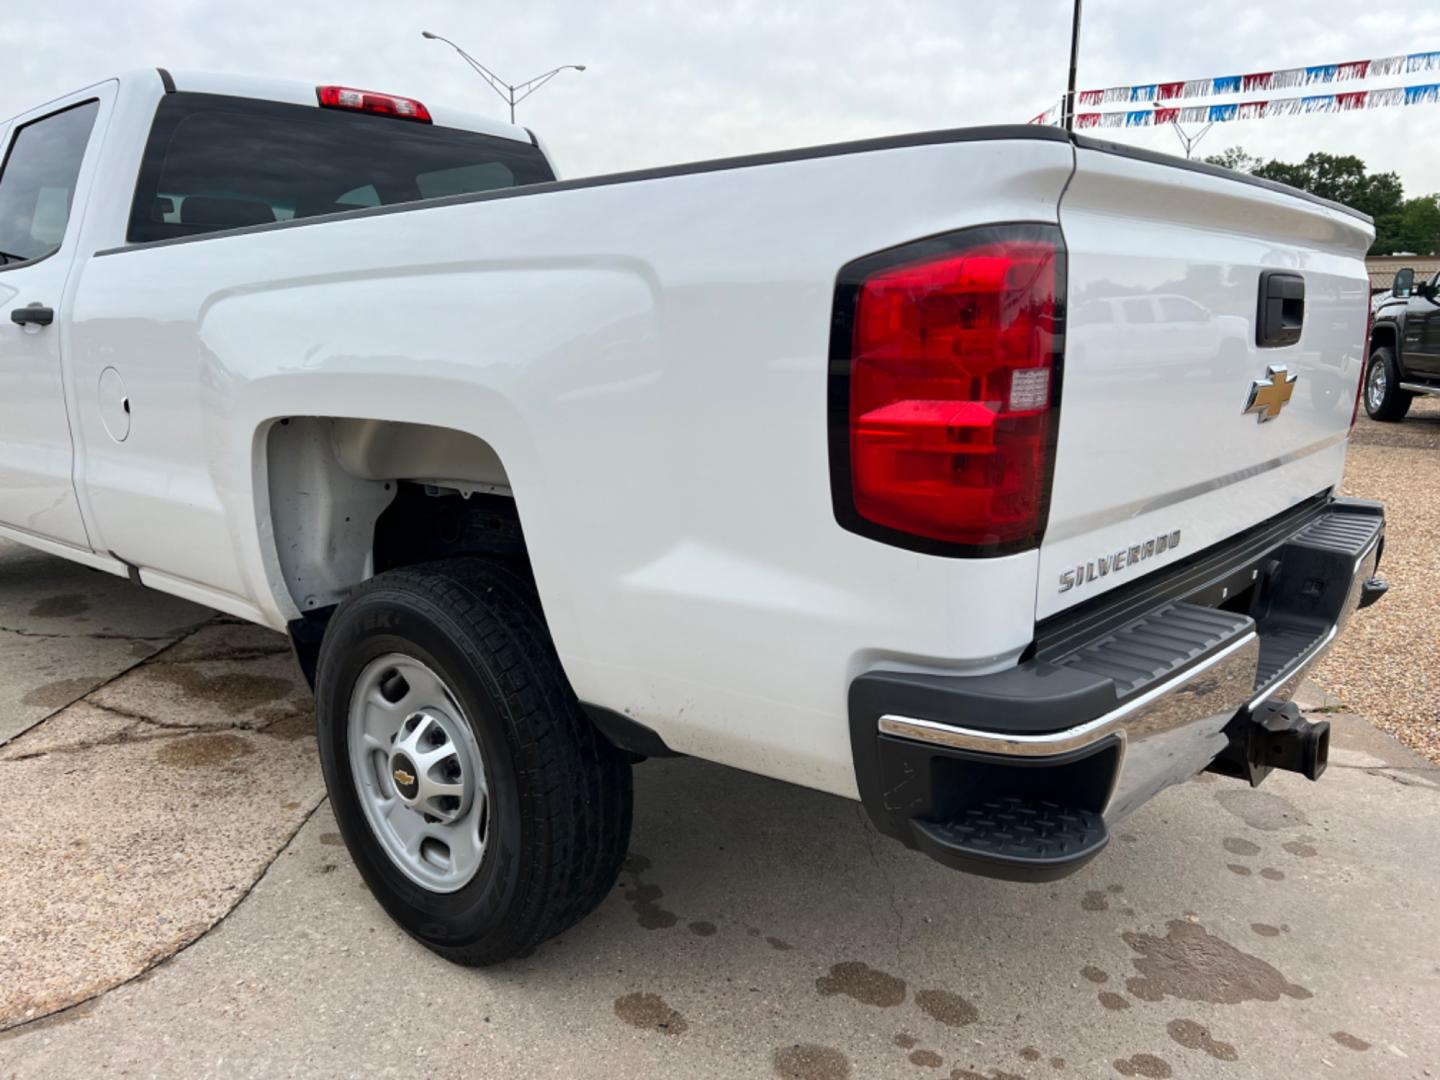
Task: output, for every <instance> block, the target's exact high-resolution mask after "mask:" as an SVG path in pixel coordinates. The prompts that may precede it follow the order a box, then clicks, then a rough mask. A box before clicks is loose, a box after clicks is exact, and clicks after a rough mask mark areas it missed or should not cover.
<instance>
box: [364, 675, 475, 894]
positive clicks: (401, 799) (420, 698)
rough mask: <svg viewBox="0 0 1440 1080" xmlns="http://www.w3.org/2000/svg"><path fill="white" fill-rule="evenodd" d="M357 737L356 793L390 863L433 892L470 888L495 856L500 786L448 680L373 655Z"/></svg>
mask: <svg viewBox="0 0 1440 1080" xmlns="http://www.w3.org/2000/svg"><path fill="white" fill-rule="evenodd" d="M348 735H349V739H348V741H349V747H350V773H351V777H352V778H353V779H354V781H355V794H356V797H357V798H358V799H359V801H360V808H361V810H363V811H364V814H365V820H366V821H367V822H368V823H369V825H370V830H371V832H372V833H374V835H375V838H376V839H377V840H378V841H380V846H381V847H382V848H384V849H385V854H386V855H388V856H389V857H390V861H391V862H393V863H394V864H395V866H396V867H397V868H398V869H399V870H400V871H401V873H403V874H404V875H405V876H406V877H408V878H409V879H410V880H411V881H413V882H414V883H415V884H417V885H419V886H420V887H421V888H424V889H428V890H430V891H431V892H437V893H451V892H454V891H455V890H457V889H460V888H463V887H464V886H465V884H466V883H467V882H469V881H470V879H471V878H473V877H474V876H475V874H476V872H477V871H478V870H479V869H480V864H481V862H482V861H483V860H484V858H485V847H486V842H487V839H488V836H489V828H490V788H489V784H488V782H487V779H486V776H485V762H484V759H483V758H482V757H481V754H480V747H479V744H478V743H477V742H476V741H475V735H474V733H473V732H472V731H471V729H470V725H469V724H468V723H466V721H465V714H464V712H463V710H461V708H460V704H459V702H458V701H457V700H456V698H455V695H454V694H453V693H451V691H450V688H449V687H448V686H446V685H445V682H444V680H443V679H441V678H440V676H438V675H436V674H435V673H434V672H433V671H431V670H430V668H428V667H426V666H425V665H424V664H422V663H421V662H420V661H418V660H416V659H415V658H414V657H410V656H405V655H403V654H401V653H389V654H387V655H385V656H381V657H379V658H377V659H375V660H372V661H371V662H370V663H369V664H367V665H366V666H365V670H364V671H362V672H361V673H360V677H359V678H358V679H357V680H356V681H355V688H354V690H353V691H352V692H351V695H350V712H349V718H348Z"/></svg>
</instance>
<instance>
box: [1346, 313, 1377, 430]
mask: <svg viewBox="0 0 1440 1080" xmlns="http://www.w3.org/2000/svg"><path fill="white" fill-rule="evenodd" d="M1365 303H1366V304H1368V305H1369V312H1368V313H1367V314H1366V316H1365V340H1364V341H1362V342H1361V343H1360V382H1359V384H1358V385H1356V387H1355V405H1354V407H1353V408H1352V409H1351V410H1350V430H1351V431H1354V430H1355V421H1357V420H1359V419H1360V395H1361V394H1363V393H1365V380H1366V379H1367V378H1369V376H1370V335H1371V334H1372V333H1373V332H1374V330H1375V304H1374V303H1373V302H1372V298H1371V296H1370V294H1369V293H1366V294H1365Z"/></svg>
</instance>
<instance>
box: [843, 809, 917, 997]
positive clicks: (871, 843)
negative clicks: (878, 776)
mask: <svg viewBox="0 0 1440 1080" xmlns="http://www.w3.org/2000/svg"><path fill="white" fill-rule="evenodd" d="M855 818H856V820H857V821H859V822H860V833H861V835H862V836H864V837H865V851H866V852H867V853H868V854H869V856H870V863H871V865H873V866H874V867H875V871H876V873H878V874H879V875H880V878H881V880H882V881H884V882H885V888H886V890H887V891H888V892H889V894H890V910H891V912H893V913H894V915H895V969H896V970H897V971H903V970H904V960H903V957H902V953H903V951H904V940H905V916H904V915H903V914H902V913H901V911H900V903H899V900H898V899H897V897H896V893H895V880H894V879H893V878H892V877H891V876H890V874H889V873H888V872H887V871H886V870H885V868H884V867H883V866H881V865H880V857H879V856H878V855H876V853H875V839H874V837H873V836H871V833H872V831H873V827H872V826H871V824H870V822H869V820H868V819H867V818H866V817H865V809H864V807H863V806H861V804H860V803H856V804H855Z"/></svg>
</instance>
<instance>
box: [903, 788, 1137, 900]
mask: <svg viewBox="0 0 1440 1080" xmlns="http://www.w3.org/2000/svg"><path fill="white" fill-rule="evenodd" d="M910 825H911V828H912V829H913V830H914V835H915V840H916V842H917V844H918V846H919V847H920V849H921V850H922V851H924V852H926V854H928V855H930V856H932V857H933V858H936V859H939V860H940V861H941V862H944V863H946V864H948V865H950V866H954V867H957V868H960V869H968V870H972V871H976V872H980V873H985V874H988V875H989V876H991V877H1001V878H1012V879H1017V880H1025V881H1036V880H1047V879H1049V878H1051V877H1061V876H1063V875H1065V874H1069V873H1072V872H1073V871H1074V870H1075V869H1076V868H1077V867H1079V866H1081V865H1083V864H1084V863H1086V862H1088V861H1089V860H1090V859H1092V858H1094V857H1095V856H1096V855H1098V854H1099V853H1100V850H1101V849H1102V848H1103V847H1104V846H1105V845H1106V843H1108V842H1109V840H1110V832H1109V830H1108V829H1107V828H1106V826H1105V819H1104V818H1103V817H1102V816H1101V815H1100V814H1098V813H1095V812H1093V811H1090V810H1077V809H1073V808H1069V807H1063V806H1059V805H1057V804H1055V803H1052V802H1045V801H1042V800H1026V799H1023V798H1019V797H1016V796H1005V797H1001V798H996V799H989V800H987V801H985V802H982V803H977V804H976V805H974V806H971V807H967V808H966V809H965V810H962V811H961V812H960V813H959V814H957V815H956V816H955V817H953V818H951V819H950V820H949V821H939V822H937V821H923V820H914V821H912V822H911V823H910Z"/></svg>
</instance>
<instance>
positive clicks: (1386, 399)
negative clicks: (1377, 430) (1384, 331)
mask: <svg viewBox="0 0 1440 1080" xmlns="http://www.w3.org/2000/svg"><path fill="white" fill-rule="evenodd" d="M1377 366H1378V367H1379V368H1380V369H1381V370H1383V371H1384V373H1385V391H1384V393H1383V394H1382V395H1381V396H1380V399H1379V400H1378V401H1372V400H1371V398H1372V395H1371V386H1370V380H1371V375H1372V373H1373V372H1374V371H1375V369H1376V367H1377ZM1360 393H1361V396H1363V397H1364V399H1365V413H1366V415H1367V416H1369V417H1370V419H1371V420H1381V421H1385V422H1392V421H1395V420H1404V419H1405V414H1406V413H1407V412H1409V411H1410V402H1412V401H1414V400H1415V395H1414V394H1411V393H1408V392H1407V391H1404V390H1401V389H1400V365H1399V364H1397V363H1396V362H1395V352H1394V350H1393V349H1391V348H1390V346H1388V345H1381V346H1380V347H1379V348H1377V349H1376V350H1375V351H1374V352H1372V353H1371V354H1370V363H1369V364H1367V365H1366V367H1365V382H1364V385H1363V386H1362V387H1361V389H1360Z"/></svg>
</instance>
